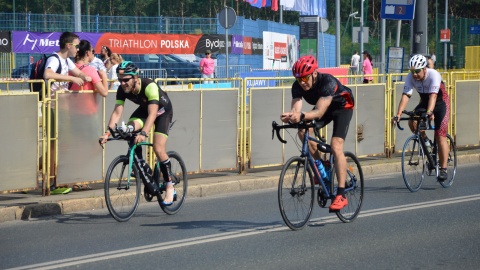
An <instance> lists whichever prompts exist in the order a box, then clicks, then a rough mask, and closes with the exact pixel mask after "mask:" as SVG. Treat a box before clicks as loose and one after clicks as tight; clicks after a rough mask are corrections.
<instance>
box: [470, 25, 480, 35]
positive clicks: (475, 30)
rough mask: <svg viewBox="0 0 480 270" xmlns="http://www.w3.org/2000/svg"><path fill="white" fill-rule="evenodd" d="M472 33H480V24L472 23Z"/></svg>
mask: <svg viewBox="0 0 480 270" xmlns="http://www.w3.org/2000/svg"><path fill="white" fill-rule="evenodd" d="M469 28H470V35H477V34H480V25H478V24H477V25H470V27H469Z"/></svg>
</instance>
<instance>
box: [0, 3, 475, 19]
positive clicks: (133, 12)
mask: <svg viewBox="0 0 480 270" xmlns="http://www.w3.org/2000/svg"><path fill="white" fill-rule="evenodd" d="M14 2H15V12H18V13H21V12H22V13H28V12H31V13H37V14H72V13H73V4H72V1H71V0H70V1H65V0H40V1H39V0H0V6H2V7H3V8H2V12H13V3H14ZM225 5H227V6H230V7H232V8H233V9H234V10H235V11H236V13H237V15H238V16H243V17H245V18H247V19H253V20H257V19H262V20H269V21H277V22H278V21H279V17H280V12H279V11H272V10H271V9H270V8H261V9H259V8H255V7H252V6H251V5H250V4H248V3H246V2H244V1H242V0H238V1H237V0H203V1H199V0H81V8H82V14H98V15H100V16H148V17H155V16H158V13H159V10H160V14H161V15H162V16H167V17H199V18H213V17H215V16H216V14H217V13H218V12H219V11H220V10H221V9H222V8H223V7H224V6H225ZM380 5H381V0H367V1H364V9H365V21H377V20H380ZM448 5H449V6H448V13H449V14H450V15H451V16H454V17H464V18H480V13H478V11H477V10H478V7H479V6H480V0H464V1H449V3H448ZM428 6H429V8H430V10H429V16H430V17H432V16H435V7H437V8H438V12H439V13H441V14H445V1H444V0H443V1H442V0H428ZM340 7H341V8H340V17H341V18H342V20H346V19H347V18H348V15H349V14H351V13H353V12H355V11H360V0H340ZM298 17H299V13H298V12H296V11H283V21H284V22H285V23H289V24H298ZM327 19H328V20H329V21H334V20H335V1H334V0H328V1H327Z"/></svg>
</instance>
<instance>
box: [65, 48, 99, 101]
mask: <svg viewBox="0 0 480 270" xmlns="http://www.w3.org/2000/svg"><path fill="white" fill-rule="evenodd" d="M78 46H79V47H78V51H77V55H76V56H75V65H76V66H77V68H79V69H80V70H81V71H83V72H84V73H85V74H87V75H88V76H90V77H91V78H92V81H91V82H86V83H85V84H84V85H83V86H79V85H77V84H71V85H70V87H69V88H70V90H77V91H78V90H94V91H96V92H98V93H99V94H100V95H102V96H104V97H106V96H107V95H108V88H106V87H105V83H103V78H100V75H99V72H98V71H97V70H96V69H95V68H94V67H92V66H89V65H88V64H89V63H90V62H91V61H93V59H94V58H95V55H94V53H95V51H94V49H93V48H92V45H91V44H90V42H89V41H88V40H81V41H80V43H79V44H78Z"/></svg>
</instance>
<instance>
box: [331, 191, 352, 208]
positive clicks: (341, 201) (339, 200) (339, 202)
mask: <svg viewBox="0 0 480 270" xmlns="http://www.w3.org/2000/svg"><path fill="white" fill-rule="evenodd" d="M347 205H348V200H347V198H344V197H343V196H342V195H337V196H336V197H335V200H333V202H332V204H331V205H330V207H329V209H330V211H340V210H341V209H342V208H344V207H345V206H347Z"/></svg>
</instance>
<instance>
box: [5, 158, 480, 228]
mask: <svg viewBox="0 0 480 270" xmlns="http://www.w3.org/2000/svg"><path fill="white" fill-rule="evenodd" d="M457 161H458V164H459V165H465V164H474V163H480V154H467V155H460V156H457ZM362 169H363V175H364V176H365V177H368V176H372V175H379V174H387V173H395V172H401V171H402V168H401V163H400V162H392V163H383V164H374V165H366V166H362ZM277 185H278V176H269V177H257V178H251V179H244V180H232V181H222V182H215V183H209V184H200V185H193V186H189V187H188V197H189V198H200V197H209V196H212V195H218V194H228V193H235V192H243V191H251V190H259V189H268V188H274V187H277ZM140 203H146V201H145V199H144V198H143V196H141V200H140ZM106 207H107V206H106V204H105V198H104V197H103V196H102V197H89V198H81V199H67V200H61V201H58V202H54V203H38V204H32V205H26V206H9V207H5V208H1V209H0V223H2V222H5V221H14V220H30V219H32V218H40V217H46V216H55V215H65V214H71V213H75V212H80V211H88V210H94V209H103V208H106Z"/></svg>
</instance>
